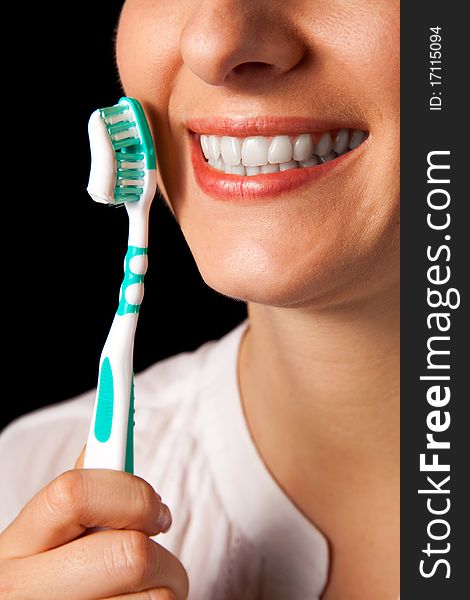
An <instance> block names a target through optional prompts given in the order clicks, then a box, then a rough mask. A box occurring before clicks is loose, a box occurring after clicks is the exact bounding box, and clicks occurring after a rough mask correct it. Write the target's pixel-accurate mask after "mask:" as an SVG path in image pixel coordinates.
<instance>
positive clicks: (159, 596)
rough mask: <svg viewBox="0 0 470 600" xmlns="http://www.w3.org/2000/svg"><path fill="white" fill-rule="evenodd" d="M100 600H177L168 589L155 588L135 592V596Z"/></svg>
mask: <svg viewBox="0 0 470 600" xmlns="http://www.w3.org/2000/svg"><path fill="white" fill-rule="evenodd" d="M102 600H178V599H177V597H176V596H175V595H174V593H173V592H172V591H171V590H170V589H169V588H155V589H153V590H145V591H144V592H136V593H135V594H125V595H124V596H113V597H112V598H103V599H102Z"/></svg>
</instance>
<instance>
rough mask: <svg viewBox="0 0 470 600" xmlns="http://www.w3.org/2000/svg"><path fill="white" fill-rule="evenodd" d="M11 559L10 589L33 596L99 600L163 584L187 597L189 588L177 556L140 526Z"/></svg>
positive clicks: (179, 599)
mask: <svg viewBox="0 0 470 600" xmlns="http://www.w3.org/2000/svg"><path fill="white" fill-rule="evenodd" d="M8 562H9V563H10V564H12V563H13V566H12V567H11V569H12V571H11V572H10V573H9V584H10V587H11V589H12V590H13V591H15V590H18V589H19V590H21V594H22V595H21V597H24V598H28V599H30V600H39V599H44V598H47V599H48V600H63V599H64V598H67V600H95V599H98V598H108V597H111V598H112V597H113V596H122V595H124V594H131V593H137V592H143V591H144V590H154V589H155V588H159V587H166V588H169V589H171V590H173V592H174V594H175V596H176V598H177V600H183V599H184V598H186V595H187V591H188V580H187V575H186V572H185V570H184V568H183V567H182V565H181V563H180V562H179V561H178V559H177V558H176V557H174V556H173V555H172V554H171V553H170V552H168V550H166V549H165V548H163V547H162V546H160V545H159V544H157V543H156V542H154V541H153V540H151V539H150V538H149V537H147V536H146V535H145V534H144V533H142V532H140V531H112V530H107V531H100V532H99V533H94V534H92V535H89V536H85V537H82V538H80V539H77V540H74V541H73V542H70V543H69V544H66V545H65V546H60V547H59V548H54V549H53V550H49V551H47V552H43V553H41V554H38V555H36V556H29V557H26V558H22V559H17V560H14V561H8ZM25 573H28V577H26V578H25V576H24V574H25Z"/></svg>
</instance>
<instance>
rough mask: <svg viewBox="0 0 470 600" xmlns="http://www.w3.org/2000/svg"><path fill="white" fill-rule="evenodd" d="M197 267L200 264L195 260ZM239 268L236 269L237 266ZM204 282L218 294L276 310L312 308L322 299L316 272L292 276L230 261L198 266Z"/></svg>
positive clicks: (259, 263) (260, 263)
mask: <svg viewBox="0 0 470 600" xmlns="http://www.w3.org/2000/svg"><path fill="white" fill-rule="evenodd" d="M196 263H198V261H197V259H196ZM234 263H236V264H237V266H235V265H234ZM198 267H199V271H200V273H201V276H202V278H203V280H204V282H205V283H206V284H207V285H208V286H209V287H211V288H212V289H214V290H215V291H216V292H218V293H220V294H222V295H224V296H227V297H229V298H232V299H235V300H240V301H243V302H249V303H255V304H263V305H266V306H276V307H295V306H302V305H311V304H314V303H315V298H316V297H317V298H318V297H319V296H321V295H322V290H321V286H320V285H319V284H320V279H321V278H318V280H316V279H317V278H316V277H315V275H314V273H313V271H310V272H309V273H305V272H303V271H302V272H293V270H292V266H290V267H289V268H288V267H287V266H286V267H285V268H284V269H282V268H280V267H279V265H273V264H266V262H265V261H252V262H249V261H244V262H243V264H242V265H240V264H239V259H238V258H237V259H233V258H231V259H227V261H226V262H225V263H224V261H217V263H214V262H211V263H207V261H201V263H200V264H198Z"/></svg>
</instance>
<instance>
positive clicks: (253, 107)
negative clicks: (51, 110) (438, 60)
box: [117, 0, 399, 306]
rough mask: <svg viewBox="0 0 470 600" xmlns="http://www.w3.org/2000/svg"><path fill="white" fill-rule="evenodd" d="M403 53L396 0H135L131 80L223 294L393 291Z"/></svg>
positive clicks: (123, 41) (276, 300) (325, 299)
mask: <svg viewBox="0 0 470 600" xmlns="http://www.w3.org/2000/svg"><path fill="white" fill-rule="evenodd" d="M398 53H399V1H398V0H282V1H277V0H249V1H248V0H127V2H126V3H125V5H124V8H123V12H122V15H121V19H120V24H119V28H118V36H117V61H118V67H119V72H120V76H121V79H122V83H123V86H124V89H125V92H126V94H127V95H129V96H134V97H137V98H138V99H140V100H141V102H142V104H143V106H144V108H145V110H146V112H147V115H148V116H149V118H150V120H151V124H152V129H153V134H154V138H155V142H156V149H157V157H158V171H159V173H158V178H159V179H158V182H159V187H160V190H161V191H162V193H163V195H164V196H165V198H166V200H167V202H168V203H169V205H170V206H171V208H172V210H173V212H174V214H175V216H176V219H177V221H178V223H179V224H180V226H181V229H182V231H183V234H184V236H185V238H186V240H187V242H188V244H189V246H190V248H191V251H192V253H193V255H194V258H195V260H196V263H197V265H198V267H199V270H200V272H201V274H202V276H203V278H204V280H205V281H206V282H207V283H208V284H209V285H210V286H211V287H213V288H215V289H216V290H218V291H219V292H221V293H223V294H225V295H228V296H232V297H236V298H240V299H243V300H246V301H252V302H257V303H263V304H271V305H277V306H315V305H317V306H318V305H322V304H331V303H335V302H344V301H352V300H356V299H358V298H360V297H364V296H367V295H370V294H372V293H378V292H384V291H386V290H388V289H393V288H395V287H396V284H397V278H398V238H399V234H398V204H399V181H398V177H399V54H398ZM345 130H348V131H345ZM354 131H356V133H354ZM360 132H365V133H367V136H368V137H367V139H365V141H363V142H362V143H360V144H359V145H358V146H357V147H355V148H354V146H355V145H356V144H357V143H358V142H360V141H361V140H362V139H363V138H364V137H365V136H364V133H360ZM205 136H208V137H205ZM253 138H255V139H253ZM345 144H346V145H347V146H345ZM202 145H204V150H203V148H202ZM349 146H352V147H353V148H354V149H353V150H349ZM332 147H333V150H336V152H335V153H334V154H331V148H332ZM204 151H205V153H206V154H207V156H208V157H209V159H210V163H211V164H209V163H208V162H207V160H206V158H205V155H204ZM220 152H221V154H219V153H220ZM342 152H344V154H343V153H342ZM291 156H293V159H298V160H296V161H295V162H292V160H293V159H292V158H291V159H290V160H289V158H290V157H291ZM302 159H303V160H302ZM301 161H302V162H301ZM322 161H325V162H322ZM237 162H238V165H234V164H230V163H237ZM316 163H319V164H318V165H316ZM211 165H212V166H211ZM225 171H228V173H226V172H225ZM270 171H273V172H270ZM242 173H244V174H242ZM253 173H254V174H253Z"/></svg>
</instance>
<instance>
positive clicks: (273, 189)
mask: <svg viewBox="0 0 470 600" xmlns="http://www.w3.org/2000/svg"><path fill="white" fill-rule="evenodd" d="M190 144H191V161H192V163H193V169H194V175H195V178H196V182H197V184H198V185H199V187H200V188H201V190H202V191H203V192H205V193H206V194H208V195H209V196H212V197H213V198H216V199H219V200H235V201H240V200H250V199H260V198H272V197H275V196H279V195H280V194H284V193H286V192H290V191H292V190H295V189H297V188H299V187H302V186H303V185H307V184H308V183H312V182H315V181H316V180H317V179H319V178H320V177H324V176H325V175H327V174H328V173H330V172H331V171H332V170H333V169H335V168H337V167H338V166H340V165H342V164H343V161H344V159H346V158H347V157H348V156H349V154H352V153H354V151H353V150H351V151H350V152H348V153H347V154H344V155H343V156H340V157H338V158H336V159H334V160H330V161H328V162H326V163H323V164H321V165H317V166H313V167H302V168H299V169H288V170H286V171H279V172H278V173H266V174H262V175H253V176H247V175H244V176H243V175H227V174H226V173H222V171H217V169H213V168H212V167H211V166H209V163H207V162H206V161H205V160H204V157H203V154H202V150H201V144H200V141H199V135H196V134H194V133H192V132H191V134H190Z"/></svg>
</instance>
